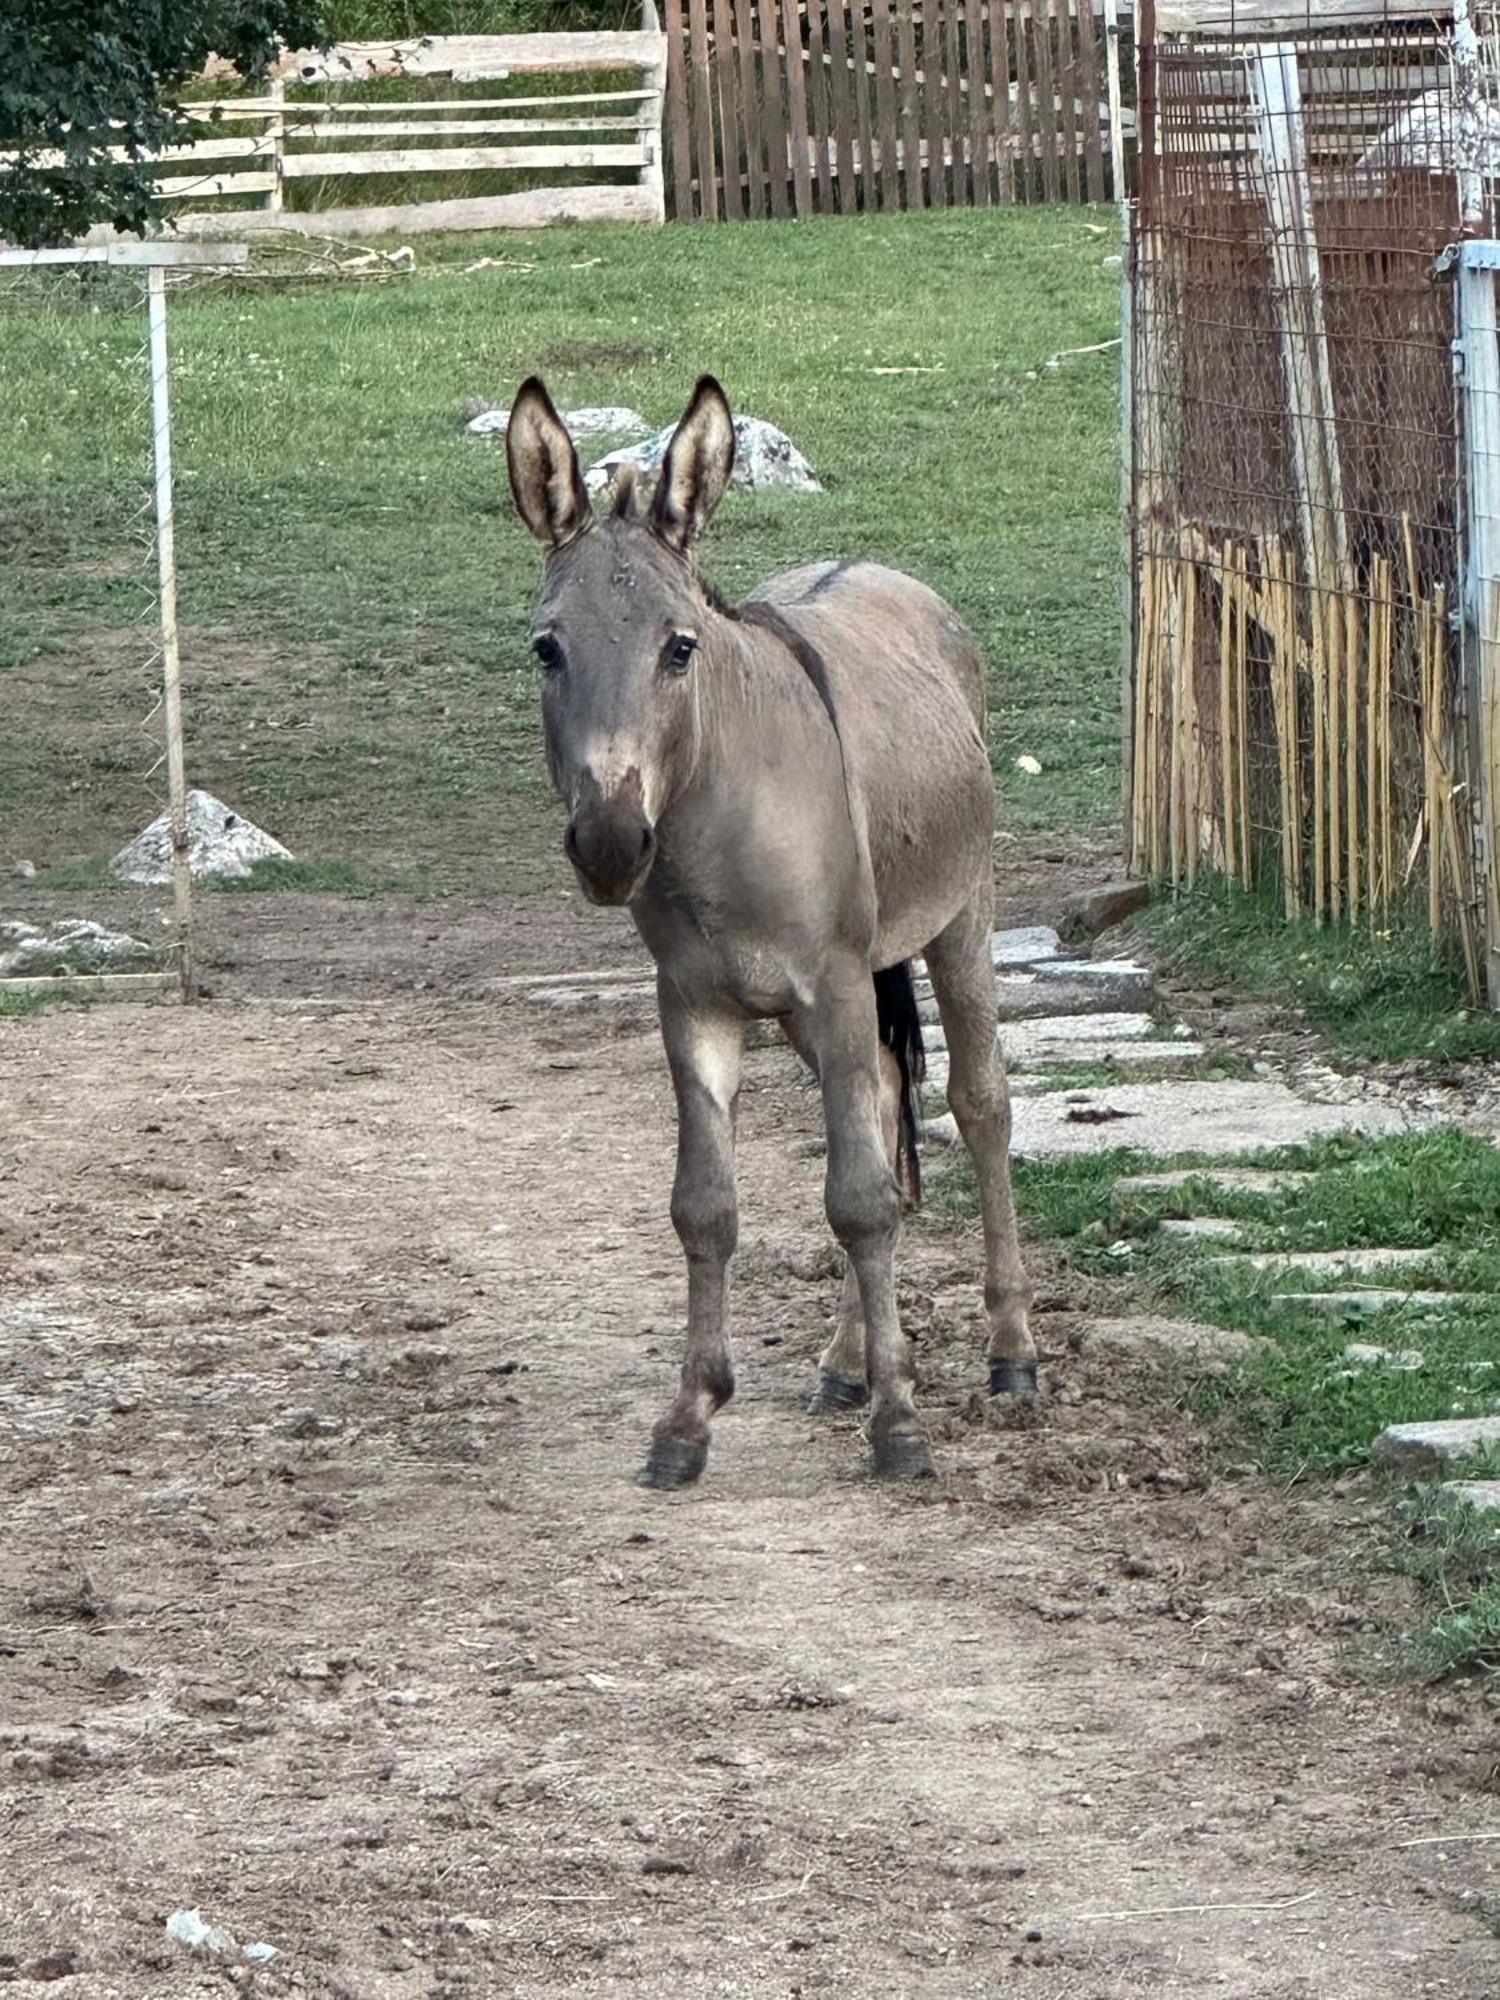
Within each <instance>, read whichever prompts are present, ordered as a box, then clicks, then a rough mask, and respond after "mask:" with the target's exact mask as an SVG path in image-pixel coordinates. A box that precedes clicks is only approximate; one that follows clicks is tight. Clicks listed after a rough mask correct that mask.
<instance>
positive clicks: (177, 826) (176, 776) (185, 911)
mask: <svg viewBox="0 0 1500 2000" xmlns="http://www.w3.org/2000/svg"><path fill="white" fill-rule="evenodd" d="M146 312H147V321H148V331H149V342H150V351H151V440H152V445H151V451H152V467H153V471H154V475H155V479H154V483H155V488H156V574H157V591H158V594H159V597H160V600H161V685H162V716H163V721H164V724H165V728H166V762H167V802H168V807H169V811H170V815H171V823H172V896H173V903H174V906H175V912H176V918H177V976H178V980H179V981H180V983H181V987H182V997H183V999H184V1000H191V999H192V997H193V877H192V869H191V867H190V865H189V855H188V821H187V778H186V774H185V768H184V764H183V755H182V668H181V661H180V659H179V657H178V649H177V555H176V546H175V540H174V535H173V522H172V423H171V414H170V408H169V397H168V376H167V293H166V272H165V271H164V270H163V269H162V267H161V265H160V264H152V265H151V266H150V267H149V268H148V270H147V272H146Z"/></svg>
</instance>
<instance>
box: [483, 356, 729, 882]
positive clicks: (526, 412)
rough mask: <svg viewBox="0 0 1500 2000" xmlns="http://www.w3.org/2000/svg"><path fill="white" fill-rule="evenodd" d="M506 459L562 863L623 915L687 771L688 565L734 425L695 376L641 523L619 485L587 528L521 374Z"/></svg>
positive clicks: (582, 495)
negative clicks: (531, 606) (539, 556)
mask: <svg viewBox="0 0 1500 2000" xmlns="http://www.w3.org/2000/svg"><path fill="white" fill-rule="evenodd" d="M506 453H507V456H508V459H509V462H510V486H511V492H512V493H513V494H514V495H515V501H516V508H517V511H518V512H519V514H520V516H521V519H522V520H523V521H524V522H525V523H526V525H527V527H528V528H530V530H531V532H532V533H533V534H534V535H535V536H536V537H537V539H538V540H539V541H541V542H543V543H545V544H546V546H547V550H548V555H547V563H546V570H545V574H544V576H543V580H542V594H541V598H540V601H539V602H538V605H537V609H536V616H535V619H534V621H533V627H532V644H533V646H534V647H535V650H536V656H537V658H538V660H539V661H540V662H541V665H542V672H543V676H544V678H543V684H542V720H543V725H544V728H545V730H546V737H547V763H548V767H549V768H550V770H551V773H552V782H553V784H554V785H555V786H556V787H557V789H558V792H559V793H560V794H561V796H562V798H563V800H564V802H565V803H566V805H567V808H568V831H567V836H566V838H565V840H564V843H563V845H564V849H565V851H566V853H567V856H568V859H569V860H570V861H571V862H572V864H573V866H574V868H575V869H576V870H577V871H578V875H579V879H580V880H581V882H582V883H583V889H584V893H585V895H587V896H588V897H589V899H590V900H591V901H592V902H595V903H628V902H629V901H630V899H631V897H632V896H634V895H635V894H636V892H637V891H638V890H639V889H640V887H641V885H642V884H643V883H644V881H645V879H646V877H647V875H648V874H649V873H650V872H651V864H652V862H653V861H654V860H655V858H656V826H657V822H658V821H659V820H660V818H661V816H662V814H663V813H664V812H665V811H666V809H667V807H668V806H669V805H670V804H671V802H672V800H673V798H674V797H675V796H676V795H677V794H678V792H680V791H681V789H682V787H683V785H684V784H685V783H686V782H687V780H688V778H689V777H690V776H691V774H692V771H693V767H694V765H695V764H696V762H697V758H698V743H699V726H700V725H699V704H698V686H697V683H698V674H697V672H696V671H695V666H694V655H695V654H696V652H697V650H698V642H699V640H700V638H701V637H702V636H703V634H704V630H705V626H706V624H707V622H708V620H709V618H710V616H711V615H712V614H711V611H710V605H709V599H708V596H707V593H706V592H705V591H704V588H703V586H702V584H701V583H700V582H699V580H698V574H697V571H696V569H695V567H694V565H693V561H692V554H691V551H692V545H693V543H694V541H695V540H696V539H697V537H698V536H699V534H701V533H702V531H703V529H704V527H705V526H706V525H707V522H708V517H709V515H710V514H712V512H713V510H714V508H715V507H716V506H717V505H718V504H719V501H720V499H721V497H722V496H723V492H724V488H725V487H726V486H727V485H728V483H729V474H730V470H731V468H732V466H733V464H734V420H733V418H732V417H731V415H730V412H729V404H728V402H727V400H726V399H725V395H724V391H723V390H722V389H721V388H720V387H719V385H718V383H717V382H715V381H714V380H713V378H712V377H711V376H708V375H705V376H704V377H703V379H702V380H701V381H700V382H699V384H698V386H697V388H696V389H695V390H694V391H693V398H692V401H691V402H690V403H689V404H688V407H687V410H686V412H685V414H684V416H683V419H682V422H681V423H680V424H679V425H678V426H677V429H676V431H675V432H674V434H673V437H672V442H671V445H670V446H669V447H668V450H667V455H666V458H665V459H664V461H663V463H662V468H661V475H660V477H659V478H658V480H657V483H656V491H655V493H654V495H653V496H652V500H651V505H650V507H649V509H647V510H645V511H642V510H641V509H640V507H639V506H638V504H637V501H636V495H635V490H634V487H633V486H632V485H631V484H630V483H628V482H627V483H626V484H625V485H623V486H622V487H621V489H620V491H619V496H618V499H617V501H616V504H615V507H614V509H613V512H612V513H611V514H610V515H609V517H608V518H607V519H603V520H601V519H598V518H596V517H595V514H594V512H593V509H592V508H591V506H590V505H589V498H588V494H587V492H586V491H585V490H584V484H583V476H582V474H581V473H580V472H579V469H578V454H577V453H576V452H575V451H574V449H573V440H572V439H571V438H570V437H569V436H568V433H567V429H566V427H565V425H564V424H563V421H562V419H561V417H559V416H558V414H557V411H556V410H555V409H554V408H553V406H552V399H551V397H550V396H548V394H547V391H546V390H545V389H544V388H543V387H542V384H541V383H540V382H539V381H538V380H537V379H536V378H535V377H534V376H533V377H532V379H531V380H530V381H528V382H526V383H525V384H524V385H523V386H522V389H521V392H520V394H519V395H518V396H517V397H516V400H515V404H514V406H513V408H512V410H511V413H510V428H509V430H508V431H507V433H506Z"/></svg>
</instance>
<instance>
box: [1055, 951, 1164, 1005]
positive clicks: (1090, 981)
mask: <svg viewBox="0 0 1500 2000" xmlns="http://www.w3.org/2000/svg"><path fill="white" fill-rule="evenodd" d="M1036 978H1037V979H1038V980H1039V981H1040V982H1041V983H1042V984H1044V985H1051V984H1053V983H1054V982H1058V983H1060V982H1063V981H1068V982H1071V983H1073V984H1075V985H1078V986H1082V987H1084V988H1090V987H1094V988H1097V987H1101V986H1102V987H1104V988H1105V989H1106V990H1107V991H1108V992H1111V993H1117V994H1119V995H1120V996H1121V998H1122V999H1123V998H1126V997H1131V998H1134V997H1139V998H1141V999H1145V998H1146V997H1147V995H1149V993H1150V992H1151V989H1152V987H1153V986H1154V985H1155V980H1154V979H1153V978H1152V974H1151V968H1150V966H1148V965H1137V964H1136V963H1135V961H1134V960H1133V959H1129V958H1057V959H1053V960H1052V961H1051V962H1050V963H1048V964H1045V965H1039V966H1038V967H1037V968H1036Z"/></svg>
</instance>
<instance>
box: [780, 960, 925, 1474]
mask: <svg viewBox="0 0 1500 2000" xmlns="http://www.w3.org/2000/svg"><path fill="white" fill-rule="evenodd" d="M799 1027H801V1028H802V1030H803V1032H804V1033H805V1034H806V1036H807V1039H808V1041H809V1042H810V1043H811V1044H812V1045H813V1047H814V1049H815V1050H816V1053H817V1061H818V1080H819V1082H820V1084H821V1085H822V1090H823V1116H824V1121H825V1124H826V1127H827V1133H828V1173H827V1178H826V1181H825V1185H824V1194H825V1199H826V1202H827V1207H828V1220H829V1223H830V1224H831V1225H832V1228H833V1233H834V1235H835V1236H837V1238H838V1239H839V1241H840V1243H842V1244H843V1246H844V1249H845V1250H846V1251H847V1252H848V1256H849V1262H850V1265H851V1266H852V1268H853V1271H854V1276H855V1279H856V1281H857V1283H858V1286H859V1299H860V1304H861V1306H862V1307H863V1309H864V1322H865V1359H866V1365H867V1368H868V1373H869V1380H870V1406H871V1407H870V1444H871V1448H872V1450H873V1453H874V1461H875V1472H876V1475H877V1476H878V1477H880V1478H884V1479H930V1478H931V1477H932V1476H933V1473H934V1470H935V1468H934V1466H933V1463H932V1453H931V1451H930V1450H929V1449H928V1445H927V1440H926V1438H925V1437H924V1436H923V1434H922V1426H921V1422H920V1420H919V1419H918V1416H917V1410H916V1402H915V1399H914V1397H913V1394H912V1385H913V1381H914V1379H915V1370H914V1368H913V1366H912V1358H911V1348H910V1346H909V1345H908V1343H907V1339H906V1335H905V1334H904V1333H903V1332H902V1331H901V1321H900V1319H899V1317H898V1315H897V1312H896V1270H895V1263H896V1238H897V1236H898V1234H899V1233H900V1228H901V1194H900V1190H899V1189H898V1187H897V1185H896V1176H895V1173H894V1172H893V1170H892V1167H891V1161H890V1155H889V1152H888V1151H887V1148H886V1142H885V1137H884V1134H883V1132H882V1129H881V1063H880V1042H879V1033H878V1029H877V1026H876V1019H875V989H874V986H873V984H872V983H871V980H870V974H869V970H868V968H867V967H866V966H864V965H863V964H859V965H857V966H854V967H851V968H850V969H849V970H848V972H847V974H846V975H845V976H843V977H841V978H840V979H839V980H838V982H837V986H836V989H835V990H834V991H833V992H832V993H831V994H829V995H827V996H825V997H823V998H822V999H820V1002H819V1004H818V1005H817V1006H816V1007H815V1008H813V1009H812V1010H810V1011H809V1014H808V1015H807V1016H806V1017H805V1019H804V1021H802V1022H800V1023H799Z"/></svg>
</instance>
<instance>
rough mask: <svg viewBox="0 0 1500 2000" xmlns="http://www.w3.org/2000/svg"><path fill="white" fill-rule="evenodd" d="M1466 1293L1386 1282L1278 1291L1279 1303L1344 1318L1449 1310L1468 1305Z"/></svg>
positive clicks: (1277, 1300)
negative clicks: (1408, 1288) (1404, 1288)
mask: <svg viewBox="0 0 1500 2000" xmlns="http://www.w3.org/2000/svg"><path fill="white" fill-rule="evenodd" d="M1472 1296H1473V1294H1471V1293H1469V1292H1426V1291H1410V1292H1400V1291H1396V1290H1394V1289H1392V1288H1391V1287H1390V1286H1386V1285H1370V1286H1366V1287H1362V1288H1361V1289H1360V1290H1359V1291H1357V1292H1277V1293H1276V1294H1275V1296H1274V1298H1273V1300H1272V1303H1273V1304H1274V1305H1278V1306H1305V1307H1307V1308H1309V1309H1310V1310H1311V1311H1313V1312H1330V1313H1331V1312H1336V1313H1342V1314H1343V1315H1344V1317H1345V1318H1346V1319H1369V1318H1371V1317H1372V1316H1373V1315H1374V1314H1375V1313H1379V1312H1390V1311H1393V1310H1399V1311H1403V1312H1449V1311H1451V1310H1452V1309H1453V1307H1454V1306H1462V1305H1467V1304H1469V1302H1470V1300H1471V1298H1472Z"/></svg>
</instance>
